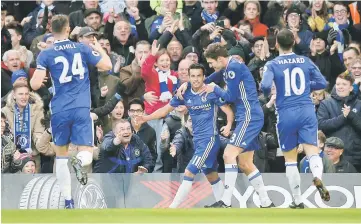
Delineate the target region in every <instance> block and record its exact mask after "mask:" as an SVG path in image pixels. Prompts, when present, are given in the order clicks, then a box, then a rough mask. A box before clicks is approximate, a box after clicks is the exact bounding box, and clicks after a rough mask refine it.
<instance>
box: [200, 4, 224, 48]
mask: <svg viewBox="0 0 361 224" xmlns="http://www.w3.org/2000/svg"><path fill="white" fill-rule="evenodd" d="M201 16H202V19H203V20H204V21H206V23H214V22H216V20H217V19H218V16H219V12H218V11H217V12H216V13H214V14H209V13H208V12H207V11H206V10H204V9H203V11H202V13H201ZM219 42H221V38H219V37H216V38H214V40H213V43H219Z"/></svg>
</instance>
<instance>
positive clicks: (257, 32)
mask: <svg viewBox="0 0 361 224" xmlns="http://www.w3.org/2000/svg"><path fill="white" fill-rule="evenodd" d="M244 20H247V21H248V22H250V23H251V25H252V29H253V36H255V37H257V36H264V37H267V30H268V27H267V26H266V25H264V24H263V23H261V22H260V21H259V17H258V16H257V17H256V18H255V19H247V18H245V19H244Z"/></svg>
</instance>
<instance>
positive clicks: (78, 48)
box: [30, 15, 112, 208]
mask: <svg viewBox="0 0 361 224" xmlns="http://www.w3.org/2000/svg"><path fill="white" fill-rule="evenodd" d="M69 31H70V27H69V20H68V16H66V15H56V16H54V17H53V19H52V33H53V35H54V38H55V42H54V45H53V46H52V47H51V48H48V49H46V50H43V51H42V52H40V54H39V56H38V58H37V69H36V71H35V73H34V76H33V78H32V79H31V81H30V85H31V87H32V89H33V90H37V89H39V88H40V87H41V86H42V84H43V81H44V80H45V77H46V73H47V71H49V73H50V77H51V81H52V84H53V98H52V100H51V104H50V110H51V114H52V115H51V130H52V136H53V142H54V144H55V146H56V177H57V179H58V182H59V185H60V188H61V192H62V195H63V196H64V198H65V206H66V208H74V202H73V200H72V198H71V179H70V172H69V169H68V165H67V163H68V146H69V143H70V142H71V143H73V144H75V145H77V146H78V147H79V151H80V152H79V153H78V154H77V156H76V157H73V158H72V159H71V164H72V166H73V168H74V170H75V174H76V177H77V178H78V180H79V182H80V183H81V184H83V185H85V184H86V183H87V174H86V173H85V172H84V171H83V170H82V167H83V166H87V165H89V164H90V163H91V162H92V160H93V153H92V150H93V123H92V119H91V117H90V105H91V102H90V101H91V99H90V81H89V72H88V65H87V64H92V65H95V66H96V67H98V68H99V69H102V70H110V69H111V68H112V64H111V61H110V58H109V57H108V55H107V54H106V52H105V51H104V50H103V49H102V47H101V46H100V44H99V43H98V42H97V41H96V40H95V41H94V44H92V45H91V47H92V48H93V50H92V49H91V48H90V47H88V46H86V45H83V44H80V43H75V42H71V41H69V40H68V36H69Z"/></svg>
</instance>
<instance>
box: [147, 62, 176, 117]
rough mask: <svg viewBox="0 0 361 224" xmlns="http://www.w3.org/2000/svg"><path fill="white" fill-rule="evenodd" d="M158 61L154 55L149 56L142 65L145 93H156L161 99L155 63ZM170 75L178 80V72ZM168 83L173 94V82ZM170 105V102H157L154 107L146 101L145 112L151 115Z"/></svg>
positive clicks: (172, 72)
mask: <svg viewBox="0 0 361 224" xmlns="http://www.w3.org/2000/svg"><path fill="white" fill-rule="evenodd" d="M156 60H157V57H156V56H153V55H149V56H148V58H147V59H145V61H144V63H143V65H142V78H143V80H144V82H145V92H146V93H147V92H150V91H153V92H155V95H156V96H157V97H159V96H160V94H161V92H160V84H159V78H158V72H157V71H156V70H155V68H154V63H155V62H156ZM170 74H171V75H172V76H175V77H177V78H178V74H177V72H175V71H173V70H171V73H170ZM167 83H168V89H169V92H171V93H172V91H173V82H172V80H170V79H168V82H167ZM168 103H169V101H167V102H162V101H157V102H156V103H153V105H150V104H149V103H148V102H147V101H144V106H145V112H146V113H147V114H151V113H153V112H154V111H156V110H158V109H159V108H161V107H163V106H165V105H167V104H168Z"/></svg>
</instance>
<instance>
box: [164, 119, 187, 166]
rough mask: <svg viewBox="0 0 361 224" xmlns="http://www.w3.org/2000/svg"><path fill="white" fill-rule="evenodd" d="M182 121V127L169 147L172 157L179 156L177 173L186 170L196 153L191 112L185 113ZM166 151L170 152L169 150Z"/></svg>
mask: <svg viewBox="0 0 361 224" xmlns="http://www.w3.org/2000/svg"><path fill="white" fill-rule="evenodd" d="M182 123H183V124H182V126H181V128H180V129H179V130H177V131H176V133H175V135H174V138H173V140H172V141H171V147H170V149H169V154H170V155H171V156H172V157H175V156H176V158H177V169H176V171H177V173H182V172H184V171H185V169H186V167H187V165H188V163H189V161H190V160H191V159H192V157H193V154H194V144H193V128H192V119H191V116H189V114H185V115H184V117H183V121H182ZM165 153H168V151H166V152H165Z"/></svg>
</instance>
